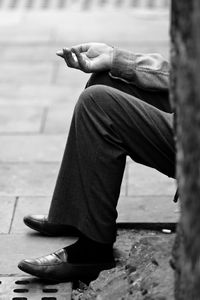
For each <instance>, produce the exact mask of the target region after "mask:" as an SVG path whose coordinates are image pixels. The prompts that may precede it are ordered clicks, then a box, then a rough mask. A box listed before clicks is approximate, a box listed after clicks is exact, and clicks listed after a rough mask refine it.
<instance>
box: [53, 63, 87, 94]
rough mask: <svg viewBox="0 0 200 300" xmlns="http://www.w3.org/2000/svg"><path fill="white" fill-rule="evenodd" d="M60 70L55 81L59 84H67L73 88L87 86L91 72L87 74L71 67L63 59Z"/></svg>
mask: <svg viewBox="0 0 200 300" xmlns="http://www.w3.org/2000/svg"><path fill="white" fill-rule="evenodd" d="M58 67H59V68H58V71H57V74H56V76H55V83H57V84H58V85H59V84H61V85H63V84H65V85H67V86H70V87H71V88H73V87H74V88H78V87H79V88H80V90H81V89H83V87H85V85H86V83H87V81H88V79H89V76H90V75H89V74H86V73H84V72H82V71H80V70H75V69H70V68H67V67H66V66H65V63H64V62H62V61H61V63H59V65H58Z"/></svg>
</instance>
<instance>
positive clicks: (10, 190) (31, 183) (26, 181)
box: [0, 163, 60, 196]
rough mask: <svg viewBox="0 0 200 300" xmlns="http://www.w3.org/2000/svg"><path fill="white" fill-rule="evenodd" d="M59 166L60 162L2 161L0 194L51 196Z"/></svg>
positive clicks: (0, 166)
mask: <svg viewBox="0 0 200 300" xmlns="http://www.w3.org/2000/svg"><path fill="white" fill-rule="evenodd" d="M59 166H60V164H59V163H5V164H4V163H2V164H1V165H0V178H1V180H0V196H5V195H7V196H13V195H14V196H25V195H26V196H30V195H34V196H41V195H43V196H44V195H46V196H47V195H49V196H51V195H52V193H53V190H54V186H55V182H56V178H57V174H58V171H59ZM8 179H9V180H8Z"/></svg>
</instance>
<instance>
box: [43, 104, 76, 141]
mask: <svg viewBox="0 0 200 300" xmlns="http://www.w3.org/2000/svg"><path fill="white" fill-rule="evenodd" d="M73 110H74V108H73V107H72V105H71V103H69V104H68V105H67V103H66V104H65V105H58V106H52V107H50V108H49V110H48V112H47V116H46V122H45V126H44V132H45V133H51V134H55V133H58V134H60V133H62V134H65V135H66V138H67V136H68V131H69V127H70V123H71V119H72V114H73Z"/></svg>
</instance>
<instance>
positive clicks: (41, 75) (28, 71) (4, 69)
mask: <svg viewBox="0 0 200 300" xmlns="http://www.w3.org/2000/svg"><path fill="white" fill-rule="evenodd" d="M0 68H1V73H0V82H1V83H7V84H10V85H11V84H25V83H30V82H31V83H35V84H47V83H50V82H51V77H52V72H53V64H52V63H46V64H45V63H42V64H41V63H39V62H38V63H35V64H32V63H26V64H25V63H23V64H21V63H14V64H13V63H8V62H6V63H1V64H0Z"/></svg>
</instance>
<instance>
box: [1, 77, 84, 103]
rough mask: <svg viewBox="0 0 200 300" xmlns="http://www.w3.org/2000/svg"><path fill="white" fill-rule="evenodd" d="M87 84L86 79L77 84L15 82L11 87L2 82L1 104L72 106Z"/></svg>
mask: <svg viewBox="0 0 200 300" xmlns="http://www.w3.org/2000/svg"><path fill="white" fill-rule="evenodd" d="M85 84H86V81H85V82H84V84H83V85H81V83H78V81H77V86H70V85H69V84H63V85H60V84H59V85H58V84H51V85H49V84H43V85H38V84H34V83H32V84H31V83H28V84H27V83H26V84H25V83H24V84H20V85H18V84H16V83H15V84H13V86H12V89H10V85H9V84H1V83H0V105H1V106H2V105H4V106H8V105H14V106H15V107H16V106H22V105H24V106H37V107H38V106H39V107H44V106H46V107H48V106H53V105H59V104H62V105H64V104H66V103H67V104H68V103H72V107H74V104H75V102H76V101H77V99H78V97H79V95H80V93H81V92H82V90H83V89H84V87H85Z"/></svg>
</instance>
